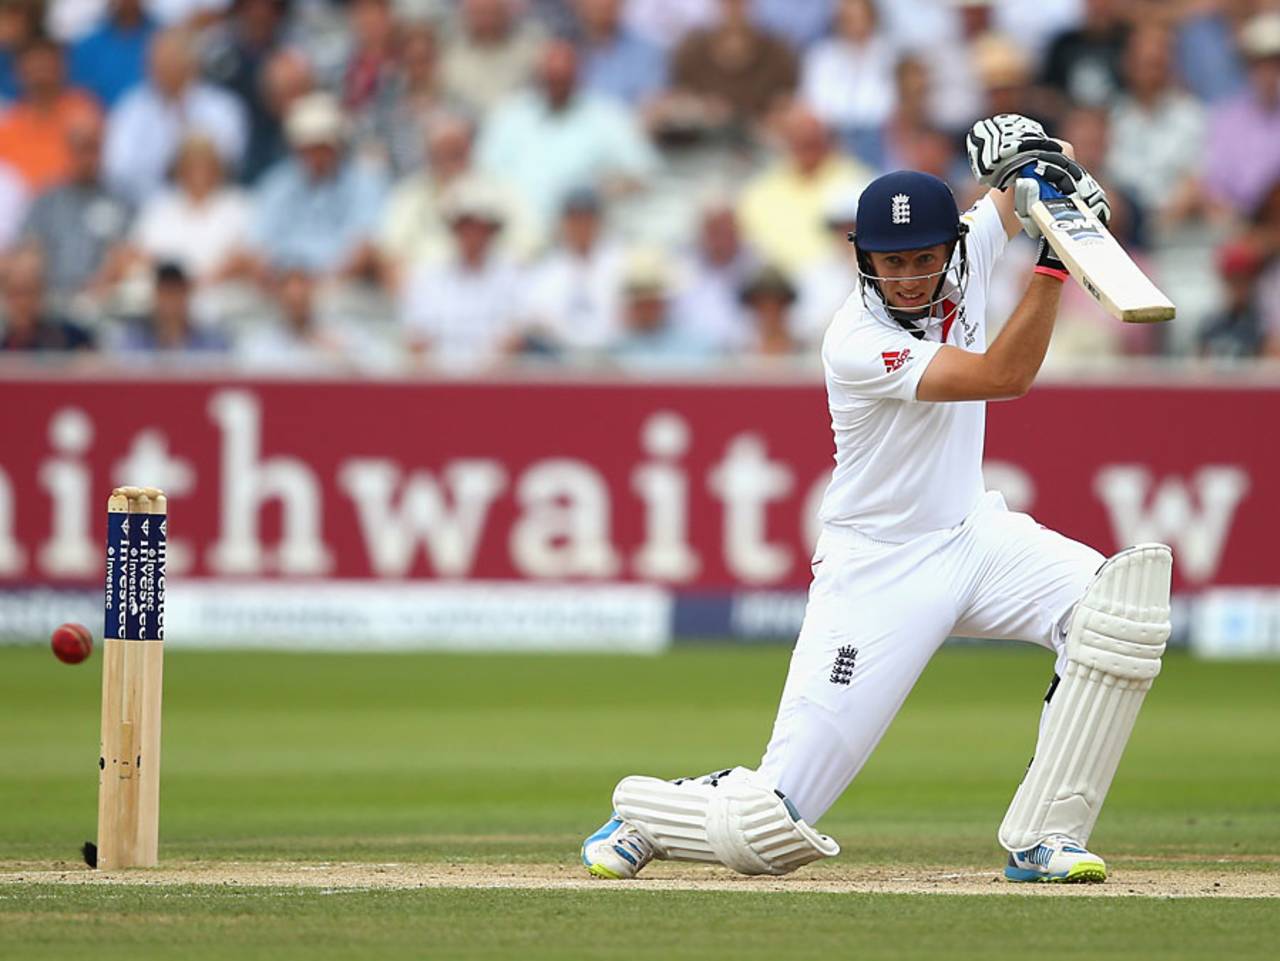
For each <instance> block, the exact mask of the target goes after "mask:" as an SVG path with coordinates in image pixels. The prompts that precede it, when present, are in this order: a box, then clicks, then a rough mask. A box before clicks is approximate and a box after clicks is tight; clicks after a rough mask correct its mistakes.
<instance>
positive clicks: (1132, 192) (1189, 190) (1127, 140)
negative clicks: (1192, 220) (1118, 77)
mask: <svg viewBox="0 0 1280 961" xmlns="http://www.w3.org/2000/svg"><path fill="white" fill-rule="evenodd" d="M1171 56H1172V48H1171V36H1170V34H1169V33H1168V32H1167V31H1166V30H1165V29H1164V28H1163V27H1139V28H1138V29H1136V30H1134V31H1133V33H1132V34H1130V36H1129V43H1128V47H1127V49H1126V54H1125V75H1126V78H1127V80H1128V91H1127V93H1126V94H1125V95H1124V96H1122V97H1121V98H1120V99H1119V100H1118V101H1117V102H1116V104H1115V105H1114V106H1113V107H1112V108H1111V130H1112V135H1111V149H1110V151H1109V152H1108V154H1107V165H1106V170H1107V172H1108V174H1109V175H1110V177H1111V179H1112V180H1114V181H1115V182H1116V183H1117V184H1118V185H1119V186H1120V187H1121V189H1122V190H1124V191H1125V193H1126V194H1127V195H1128V196H1130V197H1132V198H1133V199H1134V200H1135V201H1136V202H1137V203H1138V204H1139V205H1140V206H1141V207H1142V208H1143V211H1144V213H1145V214H1146V215H1147V216H1148V217H1155V218H1157V219H1158V220H1159V221H1160V222H1161V223H1162V224H1163V225H1164V226H1165V227H1172V226H1175V225H1176V224H1178V223H1180V222H1181V221H1183V220H1185V219H1186V218H1187V217H1189V216H1191V215H1192V214H1194V213H1196V212H1197V211H1198V210H1199V209H1200V206H1201V203H1200V188H1199V173H1200V158H1201V153H1202V151H1203V145H1204V134H1205V120H1204V109H1203V108H1202V107H1201V106H1200V104H1199V103H1198V102H1197V101H1196V100H1194V99H1192V98H1191V97H1189V96H1187V95H1186V94H1185V93H1182V92H1181V91H1179V90H1177V89H1176V88H1175V87H1174V86H1173V72H1172V69H1171ZM1277 130H1280V127H1278V128H1277Z"/></svg>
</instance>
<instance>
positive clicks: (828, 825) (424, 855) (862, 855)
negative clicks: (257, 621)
mask: <svg viewBox="0 0 1280 961" xmlns="http://www.w3.org/2000/svg"><path fill="white" fill-rule="evenodd" d="M787 656H788V652H787V651H786V650H785V649H784V648H781V647H778V648H758V649H738V648H727V647H723V648H722V647H707V648H693V649H685V650H679V651H676V652H674V653H672V654H669V655H665V656H662V657H655V658H627V657H619V658H613V657H589V656H550V655H548V656H517V655H497V656H493V655H490V656H476V657H464V656H445V655H425V654H424V655H416V654H415V655H380V656H379V655H369V656H361V655H300V654H294V655H284V654H261V653H259V654H247V653H195V652H184V651H176V650H175V651H170V652H169V654H168V656H167V659H166V665H165V672H166V676H165V717H164V737H163V742H164V743H163V755H164V757H163V769H164V776H163V784H162V791H161V806H162V819H161V858H162V860H163V861H164V862H165V865H166V866H177V869H178V870H181V869H184V868H185V867H191V866H195V867H198V868H203V869H207V868H213V869H217V868H218V867H219V865H225V866H226V867H227V868H228V869H229V871H230V872H231V874H230V877H229V878H228V879H227V880H228V881H229V882H231V883H221V884H208V883H199V884H197V883H181V879H180V878H179V879H175V878H173V877H168V878H167V881H166V883H154V884H150V883H147V882H148V872H137V873H136V877H135V876H133V875H130V876H129V877H128V878H127V881H126V883H122V884H112V885H104V884H91V885H90V884H66V883H61V882H60V881H59V879H58V877H57V876H56V875H55V874H52V873H50V872H55V871H58V870H63V871H64V873H67V874H70V873H71V872H73V871H76V870H77V857H78V855H77V850H78V847H79V845H80V843H81V842H82V841H84V840H86V839H88V838H91V837H92V836H93V833H94V824H95V818H96V787H97V778H96V760H97V736H98V686H99V683H100V673H99V672H100V669H101V662H100V660H99V659H98V658H97V656H95V657H94V658H93V659H92V660H90V661H89V662H87V663H86V664H84V665H80V666H77V667H68V666H65V665H62V664H59V663H58V662H57V661H56V660H54V658H53V657H52V655H51V654H49V653H48V652H47V650H40V649H36V648H0V732H3V742H0V743H2V744H3V746H2V747H0V771H2V772H3V773H0V812H3V817H0V879H4V878H7V879H8V880H7V883H0V958H5V959H8V958H14V959H24V961H25V959H46V958H47V959H54V958H66V957H75V956H92V957H94V958H95V959H102V961H108V959H114V958H130V959H135V961H136V959H141V958H153V957H154V958H166V957H179V956H181V957H183V958H190V959H203V958H273V959H277V958H282V959H292V958H306V959H308V961H311V959H328V958H379V959H382V958H401V957H404V958H408V957H414V958H417V957H433V958H434V957H439V958H498V957H501V958H627V959H630V958H684V957H688V958H695V957H696V958H716V957H735V958H770V959H776V958H784V957H817V956H838V955H845V954H850V953H856V955H857V956H858V957H862V958H881V957H884V958H898V957H951V958H969V957H973V958H979V957H981V958H990V957H993V956H1006V955H1009V954H1010V953H1014V954H1027V953H1030V954H1047V953H1051V954H1083V953H1087V954H1088V955H1090V956H1093V957H1108V956H1118V955H1120V954H1123V955H1124V956H1125V957H1128V958H1135V957H1137V958H1144V957H1151V958H1157V957H1158V958H1204V957H1211V956H1214V955H1222V954H1225V953H1228V952H1229V953H1230V954H1232V955H1233V956H1234V957H1271V956H1273V955H1272V952H1273V950H1274V945H1275V943H1276V942H1277V940H1278V939H1280V901H1277V899H1276V897H1275V894H1276V892H1277V891H1278V890H1280V738H1277V731H1280V697H1277V695H1276V692H1277V691H1278V690H1280V663H1270V664H1258V663H1247V664H1245V663H1240V664H1223V663H1216V664H1215V663H1204V662H1197V661H1193V660H1190V659H1189V658H1187V657H1185V656H1180V655H1171V656H1169V657H1168V658H1167V659H1166V665H1165V671H1164V673H1163V675H1162V676H1161V678H1160V680H1159V681H1158V682H1157V685H1156V687H1155V688H1154V689H1153V691H1152V694H1151V695H1150V696H1149V697H1148V700H1147V704H1146V706H1145V708H1144V710H1143V713H1142V716H1141V717H1140V719H1139V722H1138V729H1137V732H1136V734H1135V736H1134V739H1133V741H1132V742H1131V743H1130V746H1129V750H1128V753H1127V754H1126V757H1125V760H1124V762H1123V763H1122V765H1121V768H1120V773H1119V774H1118V776H1117V779H1116V784H1115V785H1114V787H1113V789H1112V792H1111V796H1110V799H1109V802H1108V807H1107V810H1106V811H1105V812H1104V814H1103V816H1102V820H1101V821H1100V823H1099V826H1098V829H1097V830H1096V832H1095V833H1094V836H1093V845H1092V846H1093V847H1095V848H1096V849H1097V850H1098V852H1099V853H1101V854H1103V855H1104V856H1105V857H1107V858H1108V860H1109V861H1110V862H1111V865H1112V870H1113V879H1112V881H1110V882H1108V888H1109V889H1112V890H1115V889H1116V888H1115V886H1116V885H1120V886H1123V885H1124V883H1125V882H1124V877H1125V872H1126V871H1129V872H1143V871H1146V872H1158V871H1163V872H1169V874H1170V876H1172V877H1174V878H1175V879H1176V878H1177V877H1180V876H1182V875H1183V874H1185V875H1186V877H1188V878H1195V877H1200V876H1203V877H1204V878H1206V879H1208V878H1209V877H1218V878H1223V877H1226V878H1231V877H1235V876H1240V877H1245V876H1248V877H1249V878H1252V879H1254V881H1257V879H1259V878H1261V879H1262V881H1261V882H1260V883H1261V884H1262V889H1261V893H1264V894H1265V893H1270V895H1271V896H1270V897H1253V898H1244V897H1239V898H1237V897H1226V896H1222V895H1220V894H1214V893H1212V891H1211V890H1206V891H1205V892H1204V896H1203V897H1178V898H1165V897H1125V898H1115V897H1094V896H1092V895H1090V894H1088V893H1087V892H1082V891H1080V890H1074V889H1073V890H1070V891H1066V890H1063V889H1058V888H1055V889H1053V890H1052V891H1037V892H1035V896H1026V897H1017V896H1000V897H996V896H988V895H977V894H975V895H963V894H946V895H939V894H927V893H922V894H889V893H885V894H868V893H830V892H826V891H822V890H819V889H815V888H814V887H813V886H810V885H808V884H807V883H806V882H805V881H804V880H803V879H801V878H799V877H797V878H795V879H794V880H795V881H796V882H797V883H795V884H793V885H787V886H786V887H787V889H786V890H762V889H760V888H759V887H756V886H755V882H752V881H743V882H741V883H737V884H734V885H733V889H732V890H723V889H712V888H708V889H705V890H704V889H699V890H659V889H654V888H653V886H652V885H651V886H650V888H649V889H646V888H645V887H644V886H643V885H642V884H639V883H637V884H632V885H610V884H607V883H604V882H601V883H599V884H597V885H593V886H590V887H587V888H586V889H579V888H574V889H559V888H555V887H548V888H542V889H537V888H529V889H525V888H521V889H515V888H511V887H507V886H501V882H500V881H499V882H498V884H499V886H495V887H491V888H484V889H474V888H471V889H468V888H456V887H425V888H415V887H411V886H402V887H397V888H374V889H368V890H365V889H358V888H360V886H359V885H353V886H351V887H341V886H340V887H336V888H335V887H323V886H316V885H311V886H305V885H299V886H290V885H287V884H285V885H281V884H273V885H271V886H258V885H256V884H255V883H254V878H255V877H257V875H256V874H255V873H254V872H253V871H252V870H251V868H252V867H253V864H252V862H261V863H262V864H273V865H281V864H283V865H286V867H288V866H292V868H293V869H296V870H299V871H305V870H306V868H307V867H308V866H320V865H325V864H334V863H339V862H340V863H343V864H345V863H355V862H359V863H363V864H368V865H386V864H396V865H406V864H409V865H422V864H429V865H439V866H444V865H451V866H454V867H455V868H456V869H458V870H467V871H472V872H473V874H474V872H479V873H480V874H481V875H483V873H484V872H485V871H486V870H490V869H492V870H493V871H494V872H495V873H496V874H498V875H500V874H501V873H502V871H504V870H508V869H511V870H519V869H520V868H521V866H527V867H529V868H534V867H537V866H544V867H546V868H547V870H549V871H563V872H564V873H565V876H566V877H567V876H572V877H575V878H576V877H577V875H576V872H573V869H572V865H573V864H574V862H575V860H576V858H577V847H578V843H579V841H580V840H581V838H582V836H583V835H584V834H585V833H587V832H588V831H589V830H591V829H593V828H595V827H596V826H597V825H598V824H599V823H600V821H602V820H603V818H604V817H605V815H606V814H607V813H608V796H609V792H610V790H611V788H612V785H613V784H614V783H615V781H616V780H617V779H618V778H619V777H621V776H622V775H625V774H628V773H636V772H643V773H652V774H658V775H665V776H676V775H680V774H695V773H700V772H703V771H707V770H710V769H712V768H715V767H718V766H726V765H730V764H734V763H746V764H750V765H754V764H755V763H756V762H757V761H758V760H759V753H760V750H761V748H762V747H763V744H764V742H765V739H766V737H767V735H768V732H769V725H770V723H771V721H772V716H773V709H774V706H775V704H776V700H777V697H778V694H779V692H780V690H781V685H782V679H783V674H784V672H785V670H786V663H787ZM1050 669H1051V664H1050V660H1049V658H1048V657H1047V656H1046V655H1045V654H1044V653H1043V652H1039V651H1033V650H1029V649H1021V648H1016V649H1015V648H957V649H948V650H946V651H944V652H943V653H942V654H941V655H939V657H938V658H937V659H935V661H934V663H933V664H932V665H931V666H930V668H929V669H928V671H926V673H925V675H924V677H923V679H922V680H921V682H920V684H919V685H918V687H917V689H916V691H915V692H914V693H913V694H912V696H911V698H910V699H909V700H908V702H907V705H906V707H905V709H904V710H903V712H902V714H901V715H900V717H899V718H898V720H897V721H896V722H895V724H894V726H893V727H892V728H891V729H890V731H889V734H888V735H887V737H886V738H885V740H884V742H883V743H882V745H881V746H880V748H879V750H878V751H877V753H876V754H875V756H874V757H873V758H872V760H871V762H870V763H869V764H868V766H867V768H866V769H865V770H864V771H863V773H862V774H861V775H860V777H859V778H858V780H857V781H855V783H854V785H853V787H852V788H851V789H850V791H849V792H848V793H847V794H846V796H845V797H844V798H843V799H842V800H841V801H840V802H839V803H838V804H837V805H836V807H835V808H834V809H833V810H832V811H831V812H830V814H829V815H828V816H827V818H825V819H824V821H823V822H822V825H821V826H822V827H823V829H825V830H826V831H827V832H828V833H830V834H832V835H834V836H835V837H836V838H837V839H839V841H840V842H841V844H842V846H843V848H844V853H843V854H842V855H841V857H840V858H838V859H836V860H835V861H834V862H831V863H829V864H824V865H817V866H814V867H812V868H809V869H806V871H805V872H804V874H805V876H806V877H807V878H811V879H814V880H818V881H820V880H821V879H823V878H824V877H837V876H838V877H845V878H850V877H852V878H857V877H858V876H859V875H860V874H862V873H868V874H876V875H877V876H889V875H891V874H892V873H894V872H896V871H899V870H900V871H902V872H905V873H907V874H913V875H914V876H917V877H919V876H921V874H922V873H924V874H926V875H927V873H928V872H929V871H931V870H933V869H934V868H936V867H939V866H941V867H942V868H945V869H946V870H948V871H953V872H956V873H957V874H965V873H973V874H975V876H976V873H977V872H986V873H987V874H989V875H991V876H992V877H993V878H994V876H995V874H996V873H997V871H998V868H999V866H1000V864H1001V861H1002V855H1001V852H1000V851H999V849H998V848H997V846H996V844H995V840H994V833H995V829H996V826H997V824H998V823H999V820H1000V817H1001V815H1002V814H1003V811H1004V807H1005V805H1006V804H1007V802H1008V799H1009V795H1010V793H1011V791H1012V790H1013V788H1014V786H1015V785H1016V782H1017V780H1018V777H1019V776H1020V774H1021V771H1022V767H1023V766H1024V765H1025V763H1026V760H1027V758H1028V757H1029V755H1030V751H1031V748H1032V744H1033V738H1034V733H1035V726H1036V719H1037V717H1038V713H1039V698H1040V694H1041V692H1042V691H1043V689H1044V685H1045V683H1046V681H1047V680H1048V677H1049V672H1050ZM513 865H514V866H515V868H514V869H513V868H512V866H513ZM663 867H665V866H663ZM237 871H243V872H245V873H244V878H243V880H240V879H238V878H237V877H236V876H235V872H237ZM708 876H709V877H717V878H718V877H720V875H714V874H712V875H708ZM17 877H22V878H24V880H22V881H16V880H14V879H15V878H17ZM725 877H726V878H732V876H731V875H725ZM237 880H240V883H235V882H236V881H237ZM169 882H172V883H169ZM1209 883H1210V882H1208V881H1207V880H1206V885H1207V884H1209ZM991 885H992V888H993V889H995V888H1001V889H1003V887H1005V886H1004V885H1002V884H998V883H997V882H995V881H992V882H991ZM775 886H776V885H775ZM1155 893H1159V889H1158V888H1157V889H1156V891H1155ZM1184 893H1185V892H1184ZM1081 894H1085V896H1080V895H1081ZM1058 939H1061V940H1058Z"/></svg>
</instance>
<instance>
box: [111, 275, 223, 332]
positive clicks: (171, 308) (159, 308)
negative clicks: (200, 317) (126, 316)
mask: <svg viewBox="0 0 1280 961" xmlns="http://www.w3.org/2000/svg"><path fill="white" fill-rule="evenodd" d="M227 347H228V344H227V342H226V340H225V339H224V338H223V337H221V336H220V335H219V334H217V333H215V332H213V331H211V330H208V329H206V328H202V327H198V326H196V325H195V324H194V323H193V322H192V319H191V279H190V278H189V277H188V276H187V274H186V271H184V270H183V269H182V268H181V267H179V266H178V265H177V264H172V263H161V264H159V265H158V266H157V267H156V268H155V282H154V287H153V294H152V300H151V310H150V312H149V313H148V314H147V315H146V316H145V317H141V318H138V319H137V320H135V321H134V322H133V323H132V324H131V325H130V326H129V327H128V328H127V329H126V331H125V333H124V337H123V339H122V342H121V344H120V349H121V350H122V351H124V352H126V353H140V354H179V353H190V354H196V355H201V354H204V355H211V354H217V353H221V352H223V351H225V350H226V349H227Z"/></svg>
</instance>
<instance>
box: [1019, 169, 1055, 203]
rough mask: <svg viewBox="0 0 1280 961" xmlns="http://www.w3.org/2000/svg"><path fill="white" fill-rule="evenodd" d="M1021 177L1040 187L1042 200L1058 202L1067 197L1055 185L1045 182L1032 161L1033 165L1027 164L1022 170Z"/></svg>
mask: <svg viewBox="0 0 1280 961" xmlns="http://www.w3.org/2000/svg"><path fill="white" fill-rule="evenodd" d="M1021 176H1023V177H1028V178H1030V179H1031V180H1034V181H1035V182H1036V183H1037V184H1039V185H1040V199H1041V200H1056V199H1058V198H1060V197H1065V196H1066V194H1064V193H1063V192H1062V191H1061V190H1059V189H1058V188H1057V187H1055V186H1054V185H1053V184H1051V183H1049V181H1047V180H1045V179H1044V177H1042V176H1040V174H1038V173H1036V162H1035V161H1032V162H1031V163H1029V164H1027V165H1026V166H1025V167H1023V168H1022V170H1021Z"/></svg>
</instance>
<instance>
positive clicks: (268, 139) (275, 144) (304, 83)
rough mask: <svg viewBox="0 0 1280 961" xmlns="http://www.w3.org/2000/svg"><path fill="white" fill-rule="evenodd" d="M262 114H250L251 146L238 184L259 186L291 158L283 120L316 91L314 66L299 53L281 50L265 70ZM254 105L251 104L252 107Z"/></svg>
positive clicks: (262, 77) (261, 79)
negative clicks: (298, 102)
mask: <svg viewBox="0 0 1280 961" xmlns="http://www.w3.org/2000/svg"><path fill="white" fill-rule="evenodd" d="M259 80H260V83H261V92H260V99H259V100H258V101H257V102H258V104H259V106H260V110H259V111H258V112H257V113H256V114H252V113H251V114H250V126H249V143H248V146H247V147H246V148H245V155H244V162H243V163H242V164H241V165H240V177H239V180H240V182H241V183H243V184H256V183H257V182H258V179H259V178H260V177H261V176H262V175H263V174H264V173H266V172H267V171H268V170H270V169H271V168H272V167H274V166H275V165H276V164H278V163H280V162H281V161H282V160H284V159H285V158H286V157H288V156H289V141H288V139H287V138H286V137H285V133H284V118H285V117H286V116H288V114H289V109H290V108H291V107H292V106H293V105H294V103H295V102H297V101H298V100H299V99H300V98H302V97H304V96H306V95H307V94H309V93H311V92H312V91H313V90H315V77H314V76H313V75H312V72H311V65H310V64H309V63H308V62H307V60H306V58H305V57H303V56H302V54H300V53H298V52H297V51H296V50H280V51H278V52H276V53H274V54H272V55H271V56H270V57H269V58H268V59H267V61H266V63H265V64H263V66H262V71H261V76H260V78H259ZM253 102H254V101H250V104H251V105H252V104H253Z"/></svg>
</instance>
